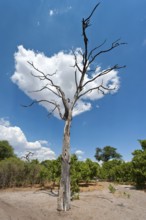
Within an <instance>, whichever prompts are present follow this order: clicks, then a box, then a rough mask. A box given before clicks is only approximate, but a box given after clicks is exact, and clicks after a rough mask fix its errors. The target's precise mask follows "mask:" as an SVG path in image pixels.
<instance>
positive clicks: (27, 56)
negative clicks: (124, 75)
mask: <svg viewBox="0 0 146 220" xmlns="http://www.w3.org/2000/svg"><path fill="white" fill-rule="evenodd" d="M80 50H81V49H79V48H77V49H76V50H75V53H76V57H77V60H78V65H79V66H80V68H82V57H81V55H80V52H79V51H80ZM14 58H15V72H14V74H13V75H12V77H11V80H12V81H13V83H15V84H17V85H18V87H19V88H20V89H21V90H22V91H23V92H24V93H25V94H26V95H28V96H29V97H30V98H31V99H32V100H44V99H46V97H47V98H48V99H49V100H52V101H55V102H57V103H58V104H59V105H60V108H61V112H62V114H63V113H64V112H63V104H62V101H61V99H60V98H58V97H56V95H55V94H53V93H52V92H51V91H49V90H48V89H46V90H43V91H41V92H31V91H35V90H39V89H41V88H42V87H44V86H46V85H47V86H49V88H51V89H52V87H51V86H50V85H48V81H46V80H41V81H40V80H39V79H38V78H36V77H33V76H32V75H31V72H33V73H35V75H40V74H39V73H38V72H37V71H35V70H34V69H33V68H32V67H31V65H30V64H28V61H30V62H33V64H34V65H35V67H36V68H38V69H39V70H41V71H42V72H44V73H45V74H52V73H55V72H56V74H55V75H53V76H51V79H52V80H53V82H54V83H55V84H56V85H58V86H60V87H61V88H62V89H63V91H64V93H65V95H66V98H69V99H70V100H72V99H73V97H74V93H75V89H76V86H75V69H74V68H73V66H74V63H75V60H74V55H73V54H72V52H68V53H65V52H63V51H60V52H58V53H57V54H55V55H53V56H52V57H47V56H45V55H44V54H43V53H35V52H34V51H33V50H26V49H25V48H24V47H23V46H19V47H18V52H16V53H15V55H14ZM100 71H101V68H100V67H98V68H97V69H96V72H95V73H94V74H93V75H92V77H94V76H96V75H97V74H99V72H100ZM117 74H118V73H117V72H116V71H111V72H110V73H108V74H107V75H104V76H102V77H100V78H97V79H96V80H95V81H93V82H92V83H90V87H96V86H99V85H100V84H101V83H102V84H103V85H104V86H105V87H106V86H107V85H108V86H109V87H111V88H113V87H116V90H114V92H116V91H117V90H118V88H119V78H118V76H117ZM79 77H80V73H79V72H78V71H77V81H79ZM89 79H90V78H89V77H88V76H86V78H85V81H88V80H89ZM90 87H89V84H87V85H86V86H85V88H84V90H83V92H85V91H87V90H88V89H89V88H90ZM54 91H55V92H56V90H55V89H54ZM106 93H108V91H107V90H106V91H105V94H106ZM103 97H104V94H103V93H101V92H97V91H96V90H93V91H92V92H90V93H88V94H87V95H85V96H84V98H82V99H80V100H79V101H78V102H77V104H76V106H75V108H74V111H73V115H74V116H75V115H78V114H80V113H82V112H85V111H89V110H90V109H91V108H92V105H91V103H90V100H91V101H93V100H98V99H100V98H103ZM40 104H41V105H42V106H43V107H45V108H46V109H47V110H48V111H49V112H50V111H51V110H52V109H53V107H54V106H52V105H51V104H48V103H46V102H41V103H40ZM54 115H55V116H56V117H59V116H58V112H57V110H56V111H55V112H54Z"/></svg>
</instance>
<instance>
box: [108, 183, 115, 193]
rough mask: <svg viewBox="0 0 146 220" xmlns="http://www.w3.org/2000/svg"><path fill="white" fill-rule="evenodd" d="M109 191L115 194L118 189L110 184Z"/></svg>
mask: <svg viewBox="0 0 146 220" xmlns="http://www.w3.org/2000/svg"><path fill="white" fill-rule="evenodd" d="M108 189H109V191H110V192H111V193H113V194H114V193H115V192H116V188H115V187H114V186H113V185H112V184H109V186H108Z"/></svg>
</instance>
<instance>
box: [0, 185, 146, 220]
mask: <svg viewBox="0 0 146 220" xmlns="http://www.w3.org/2000/svg"><path fill="white" fill-rule="evenodd" d="M108 185H109V184H108V183H102V184H101V183H99V184H98V185H97V189H96V190H95V191H87V192H81V193H80V200H75V201H73V202H72V209H71V210H70V211H68V212H58V211H57V210H56V207H57V205H56V203H57V196H56V195H53V194H51V193H50V191H49V190H39V189H32V190H20V189H19V190H18V189H17V190H16V189H15V190H13V191H12V190H5V191H0V220H73V219H74V220H145V219H146V193H145V192H144V191H137V190H135V189H133V188H132V187H130V186H125V185H123V186H121V185H116V186H115V188H116V192H115V193H114V194H112V193H110V192H109V189H108ZM88 190H91V189H90V188H89V189H88Z"/></svg>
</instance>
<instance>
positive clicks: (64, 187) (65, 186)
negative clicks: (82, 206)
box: [57, 110, 72, 211]
mask: <svg viewBox="0 0 146 220" xmlns="http://www.w3.org/2000/svg"><path fill="white" fill-rule="evenodd" d="M71 121H72V111H71V110H70V111H69V114H68V117H67V119H66V120H65V126H64V137H63V147H62V166H61V180H60V189H59V197H58V201H57V202H58V204H57V210H58V211H68V210H69V209H70V208H71V205H70V127H71Z"/></svg>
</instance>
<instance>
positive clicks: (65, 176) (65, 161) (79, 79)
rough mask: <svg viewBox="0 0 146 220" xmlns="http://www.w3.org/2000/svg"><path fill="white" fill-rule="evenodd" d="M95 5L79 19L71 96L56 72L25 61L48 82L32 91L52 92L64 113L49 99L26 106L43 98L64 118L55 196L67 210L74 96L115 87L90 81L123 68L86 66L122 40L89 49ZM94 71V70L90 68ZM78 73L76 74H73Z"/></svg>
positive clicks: (68, 203) (35, 75)
mask: <svg viewBox="0 0 146 220" xmlns="http://www.w3.org/2000/svg"><path fill="white" fill-rule="evenodd" d="M98 6H99V3H98V4H97V5H96V6H95V7H94V9H93V10H92V12H91V14H90V15H89V16H88V17H87V18H86V19H84V18H83V20H82V36H83V45H84V48H83V51H82V52H81V56H82V66H81V65H79V63H78V60H77V55H76V53H75V52H73V54H74V61H75V62H74V86H75V88H76V90H75V93H74V96H73V99H72V100H69V99H68V97H67V94H65V92H64V91H63V88H61V87H60V86H59V85H57V84H55V83H54V81H53V75H54V74H57V72H56V73H53V74H45V73H44V72H42V71H41V70H40V69H39V68H37V67H36V66H35V65H34V64H33V63H32V62H29V64H30V65H31V66H32V67H33V69H34V70H35V72H36V71H37V73H38V74H35V73H31V74H32V75H33V76H34V77H37V78H38V79H40V80H41V81H42V80H45V81H47V82H48V83H47V84H46V86H44V87H42V88H41V89H39V90H36V91H35V92H39V91H43V90H49V91H51V92H52V93H53V94H54V95H56V96H57V97H58V99H59V100H60V99H61V101H62V105H63V108H64V113H62V111H61V107H60V105H59V104H58V103H59V102H58V103H57V102H56V101H53V100H47V99H45V100H37V101H34V102H32V103H31V104H30V105H29V106H31V105H33V104H35V103H41V102H46V103H49V104H51V105H52V106H53V108H52V109H53V110H52V112H51V113H53V112H54V111H56V110H57V111H58V114H59V116H60V118H61V119H62V120H64V122H65V125H64V135H63V146H62V168H61V180H60V189H59V197H58V205H57V209H58V210H59V211H67V210H69V209H70V208H71V204H70V128H71V123H72V117H73V109H74V108H75V105H76V103H77V102H78V100H80V99H81V98H82V97H83V96H85V95H87V94H88V93H91V92H92V91H94V90H96V91H97V92H99V93H103V94H104V93H105V92H107V91H110V90H114V89H115V88H111V87H108V86H105V85H104V83H103V82H102V83H101V84H100V85H98V86H95V87H92V83H93V82H94V81H95V80H97V78H100V77H103V76H105V75H107V74H109V73H110V72H111V71H112V70H119V69H121V68H124V67H125V66H118V65H114V66H112V67H110V68H107V69H106V70H103V71H101V72H100V73H98V74H95V75H93V76H91V73H89V67H90V66H91V64H92V63H93V62H94V61H95V60H96V58H97V57H98V56H100V55H101V54H105V53H108V52H110V51H112V50H113V49H115V48H117V47H119V46H120V45H122V44H124V43H122V42H120V40H116V41H114V42H113V43H112V44H111V45H110V46H109V47H108V48H107V49H103V50H101V49H100V48H101V47H102V46H103V45H105V43H106V41H104V42H103V43H102V44H101V45H98V46H96V47H94V48H93V49H92V50H89V40H88V36H87V28H88V27H89V26H90V19H91V18H92V16H93V14H94V12H95V10H96V9H97V7H98ZM92 71H95V70H92ZM77 74H79V75H77ZM86 75H88V76H89V77H88V79H89V80H88V81H87V80H85V77H86ZM87 85H88V88H89V89H85V86H87Z"/></svg>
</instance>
